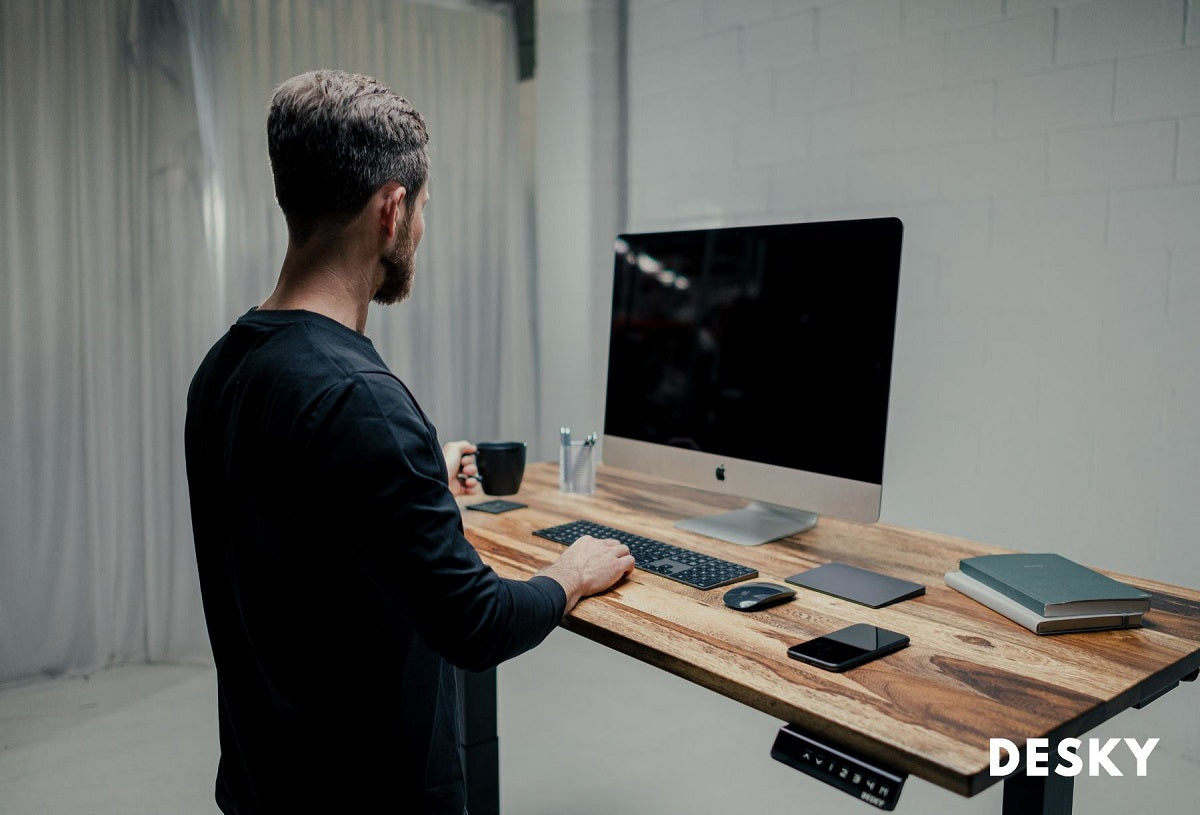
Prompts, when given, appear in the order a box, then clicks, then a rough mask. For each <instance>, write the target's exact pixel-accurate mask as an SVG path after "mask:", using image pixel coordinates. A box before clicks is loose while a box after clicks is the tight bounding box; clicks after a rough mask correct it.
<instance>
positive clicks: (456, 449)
mask: <svg viewBox="0 0 1200 815" xmlns="http://www.w3.org/2000/svg"><path fill="white" fill-rule="evenodd" d="M475 449H476V448H475V445H473V444H471V442H469V441H449V442H446V443H445V444H443V445H442V455H443V456H445V458H446V472H448V473H450V485H449V486H450V493H451V494H452V495H474V494H475V493H477V492H478V491H479V479H478V478H476V477H475V476H476V475H477V474H478V473H479V471H478V470H477V469H475V456H474V455H473V454H474V452H475Z"/></svg>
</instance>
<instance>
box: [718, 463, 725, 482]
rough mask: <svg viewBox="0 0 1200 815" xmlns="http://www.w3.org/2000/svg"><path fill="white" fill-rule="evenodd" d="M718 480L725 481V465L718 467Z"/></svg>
mask: <svg viewBox="0 0 1200 815" xmlns="http://www.w3.org/2000/svg"><path fill="white" fill-rule="evenodd" d="M717 480H718V481H724V480H725V465H724V464H718V465H717Z"/></svg>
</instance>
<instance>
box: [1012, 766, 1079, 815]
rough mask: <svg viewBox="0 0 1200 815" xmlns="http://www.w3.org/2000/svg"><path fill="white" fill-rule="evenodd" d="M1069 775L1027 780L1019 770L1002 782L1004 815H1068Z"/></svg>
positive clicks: (1071, 781)
mask: <svg viewBox="0 0 1200 815" xmlns="http://www.w3.org/2000/svg"><path fill="white" fill-rule="evenodd" d="M1074 789H1075V779H1074V778H1073V777H1072V776H1061V775H1058V774H1056V773H1055V772H1054V770H1051V771H1050V774H1049V775H1044V776H1035V777H1032V778H1031V777H1030V776H1028V775H1026V774H1025V773H1024V771H1021V772H1019V773H1016V774H1014V775H1010V776H1009V777H1008V778H1006V779H1005V780H1004V810H1003V812H1004V815H1071V797H1072V793H1073V792H1074Z"/></svg>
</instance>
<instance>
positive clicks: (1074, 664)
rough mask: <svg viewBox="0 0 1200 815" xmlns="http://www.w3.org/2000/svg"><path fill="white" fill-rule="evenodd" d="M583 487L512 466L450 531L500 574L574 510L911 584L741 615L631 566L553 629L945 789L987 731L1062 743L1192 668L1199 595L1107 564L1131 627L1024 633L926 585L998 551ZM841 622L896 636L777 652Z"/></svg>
mask: <svg viewBox="0 0 1200 815" xmlns="http://www.w3.org/2000/svg"><path fill="white" fill-rule="evenodd" d="M597 486H598V489H597V492H596V494H595V495H591V496H581V495H565V494H562V493H560V492H559V491H558V470H557V466H556V464H554V463H551V462H544V463H538V464H533V465H530V466H529V467H527V468H526V473H525V478H524V481H523V483H522V486H521V491H520V493H518V494H517V495H515V496H510V497H511V498H512V499H513V500H517V501H521V502H522V503H526V504H528V505H529V506H528V508H527V509H521V510H517V511H514V512H508V513H504V514H502V515H489V514H486V513H483V512H464V513H463V516H464V523H465V524H466V527H467V535H468V537H469V538H470V539H471V541H472V542H473V543H474V544H475V547H476V548H477V549H478V550H479V552H480V554H481V555H482V556H483V558H484V560H485V561H487V562H488V563H489V564H491V565H492V567H493V568H495V569H496V571H497V572H499V573H500V574H501V575H503V576H505V577H512V578H525V577H528V576H529V575H531V574H533V573H534V572H536V571H537V570H538V569H541V568H543V567H544V566H546V565H547V564H549V563H550V562H551V561H553V560H554V559H555V558H557V557H558V555H559V554H560V553H561V551H562V547H561V546H559V545H558V544H555V543H552V542H550V541H547V540H543V539H542V538H538V537H534V536H533V535H532V534H531V533H532V532H533V530H535V529H541V528H543V527H548V526H554V525H556V524H560V523H565V522H567V521H571V520H576V519H586V520H591V521H596V522H599V523H605V524H608V525H610V526H614V527H617V528H621V529H624V530H627V531H629V532H634V533H637V534H641V535H645V536H646V537H651V538H657V539H659V540H663V541H666V542H669V543H675V544H677V545H680V546H684V547H687V548H689V549H694V550H696V551H699V552H704V553H707V554H710V555H714V556H716V557H721V558H724V559H726V560H733V561H736V562H739V563H744V564H746V565H748V566H751V567H753V568H756V569H758V571H759V573H760V577H759V578H758V579H760V580H765V581H771V582H776V583H783V582H784V578H786V577H788V576H789V575H793V574H795V573H797V572H801V571H804V570H806V569H810V568H813V567H815V566H819V565H821V564H823V563H827V562H829V561H834V560H837V561H841V562H844V563H849V564H852V565H855V566H861V567H864V568H867V569H873V570H875V571H879V572H883V573H885V574H890V575H894V576H896V577H901V578H905V579H907V580H914V581H917V582H918V583H923V584H924V585H925V586H926V594H925V595H924V596H922V597H918V598H915V599H913V600H907V601H904V602H901V603H897V604H894V605H892V606H888V607H885V608H882V609H870V608H867V607H865V606H861V605H857V604H855V603H850V602H848V601H845V600H839V599H837V598H834V597H829V596H827V595H824V594H819V593H817V592H813V591H809V590H806V589H802V588H797V596H796V599H795V600H793V601H792V602H789V603H786V604H784V605H782V606H776V607H774V608H771V609H768V610H765V611H761V612H755V613H751V614H747V613H742V612H737V611H733V610H731V609H728V608H726V607H725V605H724V603H723V602H722V600H721V597H722V594H723V593H724V591H725V589H723V588H718V589H712V590H709V591H699V590H697V589H692V588H690V587H687V586H684V585H683V584H681V583H677V582H675V581H672V580H667V579H666V578H663V577H659V576H657V575H654V574H650V573H647V572H642V571H635V572H634V574H633V575H632V577H631V578H630V579H629V580H627V581H625V582H623V583H622V584H620V585H619V586H617V587H616V588H614V589H613V590H611V591H609V592H608V593H606V594H603V595H600V596H598V597H592V598H589V599H586V600H584V601H583V602H581V603H580V604H579V606H578V607H577V608H576V609H575V611H574V612H572V613H571V614H570V615H568V617H567V619H566V620H564V622H563V626H564V627H565V628H568V629H569V630H571V631H574V632H576V633H578V634H581V635H582V636H585V637H588V638H589V639H592V640H595V641H596V642H599V643H602V644H604V645H607V646H609V647H611V648H615V649H617V650H619V651H622V652H624V653H626V654H629V655H631V656H633V657H635V658H637V659H640V660H642V661H643V662H647V663H650V664H651V665H655V666H657V667H659V668H662V669H663V670H666V671H670V672H671V673H674V674H677V675H678V676H681V677H683V678H685V679H688V680H690V681H692V682H695V683H697V684H700V685H703V686H704V687H707V688H710V689H711V690H714V691H716V692H718V693H721V694H724V695H725V696H728V697H731V698H733V699H737V700H739V701H741V702H743V703H745V704H747V705H749V706H751V707H753V708H756V709H758V710H761V711H763V712H765V713H767V714H769V715H771V716H775V717H777V718H779V719H780V720H781V722H793V723H795V724H797V725H799V726H801V727H802V728H804V729H805V730H807V731H809V732H812V733H814V734H819V735H824V736H826V737H827V738H828V739H830V740H831V741H832V742H834V743H835V744H841V745H844V746H847V747H850V748H852V749H854V750H857V751H858V752H860V753H862V754H863V755H864V756H866V757H868V758H874V759H876V760H878V761H881V762H883V763H885V764H887V765H890V766H892V767H895V768H897V769H900V770H903V771H905V772H908V773H910V774H912V775H915V776H918V777H920V778H924V779H925V780H927V781H930V782H932V783H935V784H937V785H939V786H941V787H944V788H946V789H948V790H951V791H952V792H956V793H958V794H960V795H974V794H976V793H977V792H979V791H981V790H983V789H985V788H987V787H989V786H990V785H991V784H993V783H995V782H996V781H998V780H1000V779H999V778H993V777H991V775H990V774H989V768H988V745H989V739H990V738H993V737H1003V738H1008V739H1011V740H1012V741H1014V742H1016V743H1017V744H1020V745H1022V746H1024V744H1025V739H1027V738H1032V737H1048V738H1050V739H1051V740H1052V743H1053V740H1055V739H1060V738H1066V737H1079V736H1082V735H1083V734H1085V733H1086V732H1087V731H1088V730H1090V729H1091V728H1093V727H1095V726H1096V725H1098V724H1100V723H1102V722H1104V721H1106V720H1107V719H1109V718H1111V717H1113V716H1114V715H1116V714H1117V713H1119V712H1121V711H1122V710H1124V709H1126V708H1128V707H1131V706H1133V705H1135V704H1137V703H1138V702H1140V701H1142V700H1144V699H1147V698H1149V697H1151V696H1153V695H1154V694H1155V693H1156V692H1158V691H1160V690H1162V689H1164V688H1166V687H1169V686H1170V685H1172V684H1173V683H1175V682H1178V681H1179V680H1180V679H1181V678H1183V677H1185V676H1187V675H1189V674H1190V673H1192V672H1194V671H1196V670H1197V668H1200V591H1196V590H1192V589H1184V588H1180V587H1178V586H1171V585H1168V584H1164V583H1157V582H1153V581H1148V580H1143V579H1140V578H1134V577H1127V576H1123V575H1119V574H1114V573H1111V572H1109V574H1111V575H1112V576H1113V577H1116V578H1117V579H1120V580H1123V581H1125V582H1128V583H1130V584H1132V585H1135V586H1137V587H1139V588H1141V589H1143V590H1145V591H1147V592H1150V593H1151V594H1153V595H1154V599H1153V602H1152V606H1151V610H1150V611H1149V612H1147V613H1146V615H1145V617H1144V627H1143V628H1140V629H1131V630H1126V631H1103V632H1089V633H1083V634H1059V635H1053V636H1037V635H1035V634H1033V633H1031V632H1029V631H1028V630H1026V629H1024V628H1022V627H1021V626H1019V625H1017V624H1016V623H1013V622H1010V621H1009V620H1007V619H1006V618H1004V617H1002V616H1000V615H999V614H996V613H995V612H993V611H991V610H989V609H987V608H985V607H984V606H982V605H980V604H978V603H976V602H975V601H973V600H971V599H969V598H967V597H965V596H963V595H961V594H959V593H958V592H956V591H954V590H953V589H950V588H948V587H947V586H946V585H945V582H944V581H943V579H942V576H943V575H944V574H945V573H946V572H949V571H953V570H955V569H957V568H958V561H959V559H960V558H963V557H969V556H972V555H978V554H990V553H995V552H1002V551H1006V550H1004V549H1000V548H998V547H994V546H987V545H984V544H980V543H975V542H971V541H967V540H962V539H959V538H952V537H948V536H945V535H938V534H934V533H929V532H921V531H916V530H911V529H904V528H901V527H896V526H889V525H886V524H871V525H863V524H856V523H850V522H846V521H839V520H837V519H833V518H821V520H820V522H819V523H818V525H817V527H816V528H815V529H812V530H810V531H808V532H805V533H803V534H801V535H797V536H793V537H791V538H787V539H785V540H782V541H775V542H772V543H768V544H764V545H762V546H757V547H741V546H735V545H733V544H728V543H724V542H722V541H718V540H714V539H712V538H707V537H704V536H701V535H697V534H693V533H690V532H685V531H683V530H680V529H676V528H675V527H674V525H673V524H674V522H675V521H676V520H678V519H680V518H684V517H691V516H696V515H704V514H711V513H714V512H720V511H722V510H724V509H732V508H737V507H739V506H742V505H744V503H745V502H743V501H739V500H737V499H731V498H727V497H724V496H720V495H716V494H713V493H706V492H701V491H698V490H693V489H689V488H686V487H681V486H678V485H674V484H671V483H668V482H663V481H658V480H655V479H651V478H647V477H644V476H641V475H638V474H635V473H632V472H629V471H627V470H618V469H615V468H611V467H605V466H601V467H600V468H599V470H598V474H597ZM482 500H485V498H484V497H480V496H472V497H470V498H463V499H460V503H461V504H463V505H466V504H469V503H474V502H478V501H482ZM856 622H866V623H872V624H875V625H880V626H883V627H885V628H890V629H892V630H894V631H900V632H902V633H904V634H907V635H908V636H909V637H910V638H911V645H910V646H909V647H908V648H905V649H904V650H902V651H900V652H898V653H895V654H892V655H889V656H887V657H884V658H883V659H879V660H876V661H874V662H871V663H869V664H867V665H864V666H861V667H859V668H855V669H853V670H851V671H848V672H846V673H842V674H838V673H831V672H828V671H823V670H821V669H819V668H815V667H810V666H807V665H804V664H803V663H800V662H797V661H796V660H793V659H791V658H789V657H788V656H787V654H786V650H787V648H788V646H790V645H793V644H795V643H797V642H800V641H802V640H805V639H809V638H810V637H814V636H819V635H822V634H826V633H829V632H831V631H833V630H835V629H838V628H841V627H843V626H845V625H849V624H851V623H856ZM1190 690H1191V688H1189V687H1187V686H1184V691H1190ZM1168 704H1169V703H1168ZM1194 704H1195V701H1194V700H1192V706H1191V707H1189V708H1188V709H1190V710H1195V707H1194ZM764 738H768V736H767V735H766V734H764Z"/></svg>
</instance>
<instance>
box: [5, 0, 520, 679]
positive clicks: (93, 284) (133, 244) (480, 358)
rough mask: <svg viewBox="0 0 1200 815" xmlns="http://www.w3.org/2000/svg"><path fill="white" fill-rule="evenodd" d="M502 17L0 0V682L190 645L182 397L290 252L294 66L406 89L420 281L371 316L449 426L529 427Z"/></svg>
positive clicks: (227, 2)
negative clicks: (285, 88) (285, 102)
mask: <svg viewBox="0 0 1200 815" xmlns="http://www.w3.org/2000/svg"><path fill="white" fill-rule="evenodd" d="M514 39H515V38H514V36H513V31H512V25H511V20H510V19H509V17H508V16H507V15H506V14H503V13H500V12H497V11H494V10H488V9H484V8H475V7H470V6H467V5H465V4H463V5H457V6H455V5H453V4H447V3H437V4H427V3H410V2H400V1H399V0H76V1H75V2H71V0H0V93H2V95H0V134H2V138H3V142H2V149H3V161H2V162H0V207H2V210H0V309H2V310H3V313H2V316H3V322H2V325H0V331H2V332H3V334H2V335H0V336H2V338H3V343H2V344H0V682H3V681H7V680H12V679H16V678H20V677H24V676H29V675H33V674H38V673H59V672H82V671H88V670H93V669H95V668H98V667H101V666H104V665H107V664H111V663H114V662H123V661H139V660H146V659H148V660H187V661H204V660H207V659H208V658H209V651H208V643H207V636H206V634H205V631H204V623H203V615H202V611H201V606H200V597H199V588H198V584H197V581H196V575H195V561H194V555H193V552H192V540H191V521H190V516H189V511H188V502H187V485H186V479H185V474H184V466H183V452H182V429H183V416H184V399H185V396H186V392H187V386H188V382H189V380H190V378H191V375H192V372H193V371H194V369H195V367H196V365H197V364H198V362H199V360H200V358H201V356H202V355H203V353H204V352H205V351H206V350H207V348H208V346H209V345H210V344H211V343H212V342H213V341H214V340H215V339H216V338H217V337H218V336H219V335H220V334H221V333H222V332H223V331H224V330H225V328H226V327H227V326H228V325H229V323H230V322H232V321H233V320H234V319H236V318H237V317H238V316H239V315H240V314H241V313H243V312H244V311H245V310H246V309H248V308H249V307H250V306H252V305H255V304H257V303H258V302H260V301H261V300H262V299H263V298H264V297H265V296H266V294H267V293H269V291H270V289H271V286H272V285H273V283H274V279H275V275H276V272H277V270H278V267H279V263H280V260H281V259H282V257H283V250H284V246H285V243H286V233H285V231H284V225H283V219H282V216H281V215H280V214H279V212H278V209H277V207H276V205H275V203H274V196H273V192H272V189H271V177H270V170H269V166H268V163H267V158H266V145H265V135H264V134H265V118H266V106H267V102H268V100H269V97H270V93H271V89H272V88H273V87H274V86H275V85H276V84H278V83H279V82H280V81H282V80H283V79H285V78H287V77H289V76H291V75H293V74H295V73H299V72H301V71H304V70H308V69H311V68H317V67H336V68H342V69H346V70H352V71H359V72H363V73H369V74H371V75H374V76H377V77H379V78H380V79H382V80H383V81H385V82H387V83H388V84H390V85H391V86H392V87H393V88H395V89H396V90H397V91H398V92H400V93H401V94H403V95H405V96H407V97H408V98H409V99H410V100H411V101H412V102H413V103H414V105H415V106H416V107H417V109H418V110H420V111H421V112H422V113H423V114H424V116H425V117H426V120H427V122H428V124H429V127H430V133H431V139H432V157H433V166H432V171H431V180H430V184H431V187H430V190H431V195H432V200H431V202H430V205H429V208H428V210H427V224H428V226H427V231H426V236H425V239H424V240H423V242H422V244H421V248H420V250H419V251H418V255H417V257H418V277H417V281H416V286H415V291H414V295H413V298H412V300H410V301H408V302H406V303H404V304H402V305H400V306H395V307H392V308H389V309H380V308H379V307H374V308H373V311H372V314H371V317H370V319H369V321H368V328H367V333H368V335H369V336H371V337H372V339H373V340H374V341H375V343H376V346H377V347H378V348H379V350H380V352H381V354H382V355H383V357H384V359H386V360H387V361H388V362H389V363H390V364H391V365H392V368H393V370H395V371H396V372H397V373H398V374H399V375H400V376H401V377H402V378H403V379H405V380H406V381H407V382H408V383H409V385H410V386H411V387H412V388H413V390H414V391H415V393H416V394H417V396H418V399H419V400H420V401H421V402H422V404H423V406H424V407H425V409H426V411H427V412H428V413H429V414H430V416H431V417H432V418H433V420H434V423H435V424H437V426H438V428H439V430H440V431H441V433H442V438H443V440H449V439H451V438H460V437H465V438H471V439H475V440H483V439H494V438H524V439H533V438H534V436H535V433H536V430H537V428H538V424H539V422H538V417H537V416H536V415H535V413H534V411H535V406H536V405H537V403H538V402H537V395H536V393H535V383H536V378H535V359H534V350H533V349H534V341H533V340H534V338H533V326H532V315H533V310H532V305H531V304H532V301H533V286H534V273H533V269H532V266H531V264H532V250H531V244H532V241H531V235H530V221H529V218H528V212H527V206H528V205H527V202H526V201H525V199H524V196H523V194H522V179H523V177H524V176H523V173H522V170H521V168H520V167H519V162H520V156H521V152H520V149H519V140H518V126H519V125H518V120H517V100H516V67H515V64H516V63H515V44H514Z"/></svg>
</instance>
